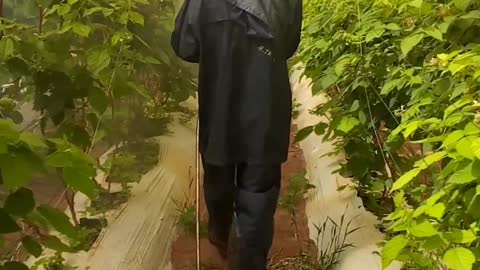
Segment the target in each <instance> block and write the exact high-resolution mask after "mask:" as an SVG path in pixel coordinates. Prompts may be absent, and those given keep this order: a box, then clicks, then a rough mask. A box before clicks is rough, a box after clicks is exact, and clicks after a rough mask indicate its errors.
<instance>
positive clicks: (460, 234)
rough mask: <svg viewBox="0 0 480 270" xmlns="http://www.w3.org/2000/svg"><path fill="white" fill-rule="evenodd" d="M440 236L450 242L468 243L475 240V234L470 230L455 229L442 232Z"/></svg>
mask: <svg viewBox="0 0 480 270" xmlns="http://www.w3.org/2000/svg"><path fill="white" fill-rule="evenodd" d="M442 236H443V237H444V238H445V239H446V240H448V241H449V242H450V243H457V244H470V243H472V242H473V241H476V240H477V236H476V235H475V234H474V233H473V232H472V231H466V230H456V231H453V232H446V233H443V234H442Z"/></svg>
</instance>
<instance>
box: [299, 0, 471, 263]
mask: <svg viewBox="0 0 480 270" xmlns="http://www.w3.org/2000/svg"><path fill="white" fill-rule="evenodd" d="M479 9H480V3H479V2H478V1H470V0H452V1H448V0H442V1H440V0H439V1H434V0H394V1H390V0H389V1H387V0H366V1H357V0H340V1H328V0H309V1H307V3H306V7H305V10H306V18H305V27H304V37H303V38H304V41H303V45H302V51H301V53H300V55H301V56H300V57H299V60H300V61H302V62H303V63H304V64H305V68H306V69H305V75H306V76H308V77H310V78H312V79H313V84H312V91H313V93H314V94H318V93H324V94H326V95H328V96H329V97H330V100H329V101H328V102H327V103H326V104H324V105H322V106H321V107H319V108H317V110H316V111H315V113H317V114H321V115H324V116H326V117H327V118H328V119H329V123H328V128H325V126H326V125H327V123H319V124H318V125H317V126H314V127H309V128H307V129H305V130H303V131H301V134H302V136H301V137H302V138H304V137H306V136H307V135H308V134H310V133H313V132H315V133H317V134H319V135H324V138H325V139H335V143H336V146H337V147H338V148H337V149H338V151H344V152H345V153H346V157H347V161H346V162H345V163H344V164H343V166H342V168H341V170H340V172H341V173H342V174H343V175H345V176H348V177H353V178H354V179H355V180H357V181H358V189H359V194H360V195H361V196H362V197H363V198H364V201H365V204H366V206H367V207H368V208H369V209H370V210H372V211H374V212H376V213H377V214H378V215H381V216H383V215H384V214H389V215H388V216H387V217H386V218H385V224H386V227H387V228H386V229H387V232H388V233H389V235H390V240H389V241H388V242H387V243H386V245H385V248H384V252H383V264H384V267H386V266H388V265H389V264H390V263H391V262H392V261H394V260H399V261H401V262H403V263H404V264H405V267H407V268H408V267H411V268H415V269H439V268H441V267H443V268H446V267H448V268H449V269H462V270H463V269H477V268H478V267H479V264H478V261H479V260H480V252H479V245H480V241H479V238H478V236H477V235H478V231H479V225H478V221H479V217H480V216H478V214H477V212H478V211H476V209H478V207H477V203H478V196H477V195H478V193H479V188H478V187H477V185H478V183H479V181H480V171H479V169H480V150H479V149H480V103H479V93H480V89H479V78H480V65H479V63H480V61H479V60H480V45H479V43H480V39H479V36H478V32H479V31H480V10H479Z"/></svg>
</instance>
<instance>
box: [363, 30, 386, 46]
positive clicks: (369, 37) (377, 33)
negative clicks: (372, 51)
mask: <svg viewBox="0 0 480 270" xmlns="http://www.w3.org/2000/svg"><path fill="white" fill-rule="evenodd" d="M383 33H385V28H383V27H380V28H374V29H372V30H370V31H368V33H367V36H366V37H365V42H367V43H368V42H370V41H372V40H374V39H376V38H379V37H381V36H382V35H383Z"/></svg>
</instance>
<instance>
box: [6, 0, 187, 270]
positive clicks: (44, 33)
mask: <svg viewBox="0 0 480 270" xmlns="http://www.w3.org/2000/svg"><path fill="white" fill-rule="evenodd" d="M4 2H7V3H6V6H5V9H4V11H5V14H0V17H2V18H1V22H0V31H1V33H0V85H1V88H0V176H1V177H0V188H1V189H2V190H4V191H6V192H7V193H8V197H7V199H6V200H5V201H2V202H0V206H1V207H0V224H2V226H0V242H2V240H3V235H7V236H8V237H10V238H12V237H17V236H18V237H19V240H20V241H21V243H22V246H23V248H24V249H25V250H26V251H28V252H29V253H30V254H31V255H33V256H35V257H39V256H40V255H41V254H43V252H44V250H46V249H50V250H54V251H56V252H58V254H59V255H58V256H56V257H55V258H53V257H52V258H47V259H42V260H43V261H42V262H41V263H43V264H44V265H47V264H50V262H51V263H57V264H59V265H60V264H63V261H62V260H60V258H61V253H63V252H77V251H79V250H82V249H84V248H85V247H86V246H87V247H88V243H90V242H91V240H92V233H91V231H89V230H81V229H79V228H81V227H82V224H81V222H79V221H78V219H77V218H76V212H75V209H74V205H73V196H71V198H68V194H69V193H71V192H80V193H83V194H85V195H87V196H88V197H89V198H90V199H91V200H95V199H96V198H97V197H98V194H99V190H98V187H97V184H96V183H95V177H96V171H97V163H96V162H95V160H94V159H93V158H92V156H91V151H92V149H93V148H94V147H95V146H96V145H97V144H98V143H103V144H104V143H109V144H111V145H117V144H119V143H121V142H128V141H135V142H138V141H141V140H143V139H144V138H145V137H147V136H150V135H151V134H155V135H159V134H161V133H164V132H165V130H166V129H165V126H166V123H167V122H168V119H169V118H168V114H169V113H170V112H171V111H173V110H176V109H177V108H178V106H179V105H178V104H180V103H181V102H182V101H185V100H186V99H187V98H188V97H189V96H191V95H193V89H194V88H193V86H194V85H195V83H194V82H192V81H191V80H190V79H188V78H189V76H188V75H189V69H188V68H186V67H184V66H182V65H181V64H180V63H179V62H177V61H176V60H174V58H173V57H172V55H173V54H172V52H170V51H169V49H168V46H169V44H168V42H166V41H168V38H166V37H167V35H169V21H171V19H172V17H173V12H174V10H173V4H172V2H171V1H163V0H162V1H161V0H150V1H149V0H115V1H113V0H86V1H78V0H68V1H67V0H35V1H32V0H14V1H4ZM4 15H5V16H4ZM152 29H155V30H154V33H152ZM152 100H153V101H155V106H156V109H157V110H159V111H161V112H162V113H161V114H156V115H154V116H151V115H148V113H147V112H145V111H144V108H145V104H146V103H149V102H151V101H152ZM30 103H31V104H33V108H34V110H35V111H37V112H38V118H37V119H33V121H31V122H27V121H30V120H31V119H29V118H25V119H26V120H27V121H25V120H24V119H23V118H24V117H23V115H22V113H21V110H20V108H21V107H22V106H23V105H25V104H27V105H28V104H30ZM139 119H153V120H154V122H150V123H162V124H161V125H158V126H159V127H160V128H158V129H156V130H151V131H149V133H147V132H144V133H141V134H139V135H138V134H133V132H131V131H143V130H142V127H141V126H135V124H145V123H147V122H145V121H143V122H141V121H138V120H139ZM155 121H156V122H155ZM37 127H39V130H38V129H37ZM129 130H131V131H129ZM146 156H149V157H150V154H148V153H147V154H146ZM156 158H158V151H157V155H156ZM127 161H128V162H127ZM130 161H132V159H131V157H130V158H129V157H128V156H127V157H123V159H122V158H121V159H120V160H119V161H117V163H115V162H114V164H117V165H118V164H120V165H118V167H119V168H120V170H118V171H117V172H120V176H122V177H123V176H124V173H126V172H125V171H123V172H122V170H121V169H122V168H123V169H124V167H125V166H126V165H128V164H129V162H130ZM153 162H155V159H154V157H153V158H151V159H149V160H148V161H147V165H146V166H150V165H151V164H152V163H153ZM130 163H131V162H130ZM135 164H138V162H135ZM145 169H146V167H142V168H140V170H141V171H144V170H145ZM51 173H58V174H59V175H60V176H61V180H62V182H63V184H64V185H65V187H66V189H68V190H67V192H66V194H67V195H65V198H66V199H67V202H68V204H69V206H70V213H71V216H72V219H70V218H69V217H68V216H67V215H65V214H64V213H63V210H60V209H56V208H54V207H51V206H47V205H38V203H37V202H36V201H35V199H34V197H33V192H32V191H31V190H30V189H29V188H28V187H29V184H30V182H31V180H32V176H33V175H34V174H51ZM130 178H133V176H131V175H129V179H130ZM134 178H138V177H137V176H135V177H134ZM130 180H131V179H130ZM72 221H73V223H72ZM95 233H98V231H96V232H95ZM57 234H59V235H58V236H54V235H57ZM85 243H87V244H86V245H85ZM47 261H48V262H47ZM1 265H3V266H4V268H6V269H24V268H25V269H28V268H26V266H24V265H23V264H21V263H18V262H10V261H5V262H1V264H0V268H2V267H1ZM12 267H17V268H12ZM52 269H60V268H55V267H53V266H52ZM62 269H65V268H62Z"/></svg>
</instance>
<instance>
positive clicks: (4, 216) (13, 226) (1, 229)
mask: <svg viewBox="0 0 480 270" xmlns="http://www.w3.org/2000/svg"><path fill="white" fill-rule="evenodd" d="M18 231H20V227H18V225H17V223H16V222H15V220H14V219H13V218H12V217H11V216H10V215H9V214H8V213H7V212H6V211H5V210H4V209H3V208H0V234H8V233H14V232H18Z"/></svg>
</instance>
